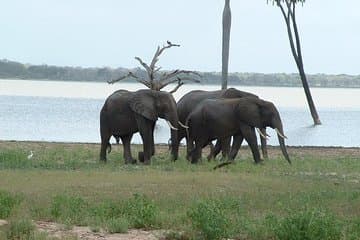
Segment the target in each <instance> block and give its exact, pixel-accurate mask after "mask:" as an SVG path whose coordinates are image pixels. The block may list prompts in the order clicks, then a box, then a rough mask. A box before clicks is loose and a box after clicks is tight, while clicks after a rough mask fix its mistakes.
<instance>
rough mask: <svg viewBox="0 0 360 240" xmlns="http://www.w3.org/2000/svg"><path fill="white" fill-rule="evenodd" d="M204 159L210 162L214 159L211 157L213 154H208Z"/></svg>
mask: <svg viewBox="0 0 360 240" xmlns="http://www.w3.org/2000/svg"><path fill="white" fill-rule="evenodd" d="M206 158H207V160H208V161H209V162H210V161H211V160H213V159H214V155H213V154H209V155H208V156H207V157H206Z"/></svg>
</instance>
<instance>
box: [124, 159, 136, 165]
mask: <svg viewBox="0 0 360 240" xmlns="http://www.w3.org/2000/svg"><path fill="white" fill-rule="evenodd" d="M136 163H137V161H136V159H133V158H131V159H126V160H125V164H136Z"/></svg>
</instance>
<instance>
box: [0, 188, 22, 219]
mask: <svg viewBox="0 0 360 240" xmlns="http://www.w3.org/2000/svg"><path fill="white" fill-rule="evenodd" d="M21 201H22V198H21V197H20V196H19V195H13V194H10V193H9V192H6V191H0V219H1V218H8V217H9V216H10V215H11V212H12V211H13V209H14V208H15V207H16V206H17V205H19V204H20V202H21Z"/></svg>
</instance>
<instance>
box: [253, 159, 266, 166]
mask: <svg viewBox="0 0 360 240" xmlns="http://www.w3.org/2000/svg"><path fill="white" fill-rule="evenodd" d="M255 164H256V165H258V164H261V165H262V164H264V160H263V159H260V160H258V161H255Z"/></svg>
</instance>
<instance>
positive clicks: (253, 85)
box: [0, 77, 360, 89]
mask: <svg viewBox="0 0 360 240" xmlns="http://www.w3.org/2000/svg"><path fill="white" fill-rule="evenodd" d="M1 80H14V81H16V80H23V81H39V82H42V81H50V82H51V81H53V82H80V83H81V82H82V83H107V82H106V81H100V80H98V81H87V80H61V79H60V80H59V79H25V78H1V77H0V81H1ZM121 82H122V83H137V82H135V81H131V80H125V81H121ZM115 84H116V83H115ZM186 84H187V85H200V86H201V85H218V86H220V82H219V83H216V82H205V83H192V82H189V83H186ZM228 85H230V86H242V87H244V86H245V87H280V88H282V87H283V88H302V85H280V84H278V85H276V84H273V85H270V84H263V85H261V84H241V83H237V82H230V83H229V84H228ZM310 87H311V88H330V89H336V88H346V89H359V88H360V83H359V86H358V85H354V86H352V85H350V86H342V85H339V86H322V85H317V86H310Z"/></svg>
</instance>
